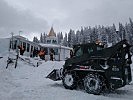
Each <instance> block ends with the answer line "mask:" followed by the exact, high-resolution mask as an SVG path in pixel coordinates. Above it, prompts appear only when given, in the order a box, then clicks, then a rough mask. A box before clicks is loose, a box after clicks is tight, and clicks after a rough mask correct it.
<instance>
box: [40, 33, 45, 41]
mask: <svg viewBox="0 0 133 100" xmlns="http://www.w3.org/2000/svg"><path fill="white" fill-rule="evenodd" d="M40 43H44V42H43V35H42V33H41V36H40Z"/></svg>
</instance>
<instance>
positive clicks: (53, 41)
mask: <svg viewBox="0 0 133 100" xmlns="http://www.w3.org/2000/svg"><path fill="white" fill-rule="evenodd" d="M39 45H40V47H41V48H42V49H43V50H45V52H46V56H45V58H46V59H48V60H49V59H50V58H49V54H50V50H51V49H53V50H54V52H55V56H54V58H55V60H65V59H66V58H69V57H70V50H71V49H72V48H69V47H65V46H62V44H58V38H57V37H56V33H55V32H54V29H53V27H51V29H50V32H49V34H48V35H47V37H46V44H43V43H40V44H39Z"/></svg>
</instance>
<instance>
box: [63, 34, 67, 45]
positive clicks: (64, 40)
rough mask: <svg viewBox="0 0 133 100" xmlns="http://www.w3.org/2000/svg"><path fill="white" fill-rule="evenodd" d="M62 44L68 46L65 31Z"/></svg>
mask: <svg viewBox="0 0 133 100" xmlns="http://www.w3.org/2000/svg"><path fill="white" fill-rule="evenodd" d="M63 45H64V46H68V43H67V33H65V37H64V39H63Z"/></svg>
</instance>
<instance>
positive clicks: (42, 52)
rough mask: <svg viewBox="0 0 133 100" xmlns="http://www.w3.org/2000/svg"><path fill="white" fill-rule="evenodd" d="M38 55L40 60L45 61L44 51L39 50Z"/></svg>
mask: <svg viewBox="0 0 133 100" xmlns="http://www.w3.org/2000/svg"><path fill="white" fill-rule="evenodd" d="M38 55H39V57H40V59H42V60H45V51H44V50H40V51H39V54H38Z"/></svg>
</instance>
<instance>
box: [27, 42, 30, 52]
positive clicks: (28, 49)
mask: <svg viewBox="0 0 133 100" xmlns="http://www.w3.org/2000/svg"><path fill="white" fill-rule="evenodd" d="M29 51H30V44H29V43H27V52H29Z"/></svg>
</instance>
